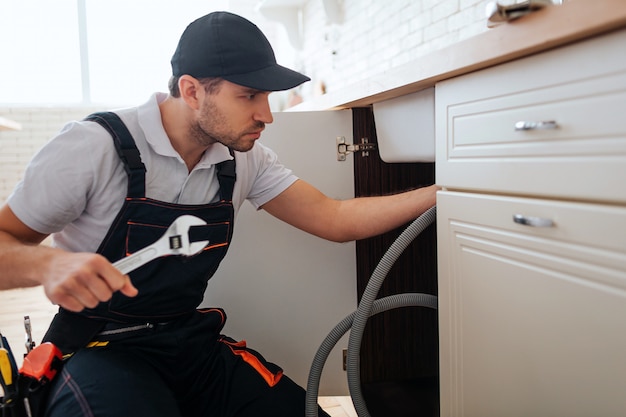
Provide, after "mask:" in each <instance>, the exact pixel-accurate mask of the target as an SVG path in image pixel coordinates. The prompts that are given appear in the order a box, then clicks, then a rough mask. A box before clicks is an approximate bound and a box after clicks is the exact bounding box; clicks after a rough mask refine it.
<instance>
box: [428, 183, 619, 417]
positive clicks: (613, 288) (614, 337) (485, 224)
mask: <svg viewBox="0 0 626 417" xmlns="http://www.w3.org/2000/svg"><path fill="white" fill-rule="evenodd" d="M437 210H438V220H437V227H438V243H439V250H438V253H439V320H440V354H441V356H440V364H441V365H440V371H441V415H442V416H480V417H486V416H520V417H521V416H524V417H527V416H551V417H554V416H567V417H572V416H624V415H626V395H624V393H625V392H626V391H625V390H626V359H625V354H626V233H625V231H626V208H624V207H611V206H599V205H598V206H596V205H592V204H582V203H565V202H555V201H548V200H532V199H521V198H508V197H498V196H485V195H472V194H464V193H453V192H441V193H440V195H439V197H438V203H437ZM515 215H521V216H526V219H527V220H528V221H529V222H531V223H532V221H537V222H539V220H541V219H543V220H550V221H552V222H553V224H552V226H550V227H532V226H528V225H523V224H517V223H515V222H513V216H515ZM522 223H523V222H522ZM539 223H540V222H539ZM544 223H545V222H544Z"/></svg>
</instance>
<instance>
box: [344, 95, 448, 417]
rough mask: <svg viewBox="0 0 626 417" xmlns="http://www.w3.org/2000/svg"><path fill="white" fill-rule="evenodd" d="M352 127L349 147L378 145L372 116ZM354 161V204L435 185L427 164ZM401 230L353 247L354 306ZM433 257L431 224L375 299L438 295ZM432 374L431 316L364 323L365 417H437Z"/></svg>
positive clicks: (366, 112) (402, 313) (420, 312)
mask: <svg viewBox="0 0 626 417" xmlns="http://www.w3.org/2000/svg"><path fill="white" fill-rule="evenodd" d="M353 126H354V128H353V129H354V132H353V133H354V141H355V142H359V141H360V139H361V138H368V141H369V142H370V143H377V138H376V129H375V125H374V117H373V112H372V109H371V108H369V107H366V108H355V109H353ZM409 133H410V132H408V134H409ZM417 133H419V132H417ZM353 159H354V177H355V194H356V196H376V195H385V194H392V193H395V192H399V191H403V190H407V189H410V188H418V187H423V186H426V185H431V184H434V183H435V164H434V163H394V164H387V163H385V162H383V161H382V160H381V159H380V157H379V155H378V152H377V151H370V152H369V155H368V156H362V155H361V154H360V153H357V154H355V155H354V158H353ZM407 225H408V224H407ZM407 225H404V226H403V227H400V228H398V229H397V230H394V231H391V232H389V233H386V234H384V235H382V236H377V237H374V238H370V239H365V240H362V241H358V242H357V245H356V251H357V254H356V258H357V290H358V294H359V299H360V297H361V295H362V294H363V290H364V289H365V287H366V285H367V282H368V280H369V278H370V276H371V274H372V272H373V271H374V269H375V268H376V265H377V264H378V262H379V261H380V259H381V258H382V257H383V255H384V254H385V252H386V250H387V248H389V246H390V245H391V244H392V243H393V242H394V240H395V239H396V238H397V237H398V236H399V235H400V233H401V232H402V231H403V230H404V228H405V227H406V226H407ZM436 250H437V245H436V227H435V225H434V224H433V225H431V226H429V227H428V228H427V229H426V230H425V231H424V232H423V233H422V234H420V236H418V237H417V239H415V240H414V241H413V242H412V244H411V245H410V246H409V247H408V248H407V249H406V250H405V251H404V253H403V254H402V255H401V256H400V257H399V259H398V260H397V262H396V263H395V264H394V266H393V268H392V269H391V271H390V272H389V274H388V275H387V277H386V279H385V282H384V284H383V286H382V287H381V289H380V292H379V294H378V297H377V298H381V297H384V296H387V295H393V294H399V293H407V292H419V293H427V294H433V295H437V253H436ZM438 369H439V364H438V331H437V312H436V310H432V309H429V308H423V307H406V308H399V309H395V310H389V311H386V312H383V313H380V314H377V315H375V316H372V317H371V318H370V319H369V321H368V324H367V326H366V329H365V333H364V335H363V343H362V345H361V384H362V391H363V396H364V398H365V401H366V404H367V407H368V411H369V412H370V414H371V416H372V417H378V416H381V417H382V416H385V417H387V416H390V415H393V416H395V417H401V416H405V415H406V416H409V415H410V416H416V415H419V416H438V415H439V390H438V386H439V383H438V379H439V378H438V373H439V372H438Z"/></svg>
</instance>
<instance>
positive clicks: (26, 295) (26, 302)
mask: <svg viewBox="0 0 626 417" xmlns="http://www.w3.org/2000/svg"><path fill="white" fill-rule="evenodd" d="M56 311H57V307H56V306H54V305H52V303H50V301H49V300H48V299H47V298H46V296H45V294H44V292H43V288H42V287H34V288H26V289H16V290H9V291H0V332H2V335H3V336H5V337H6V338H7V340H8V341H9V343H10V344H11V348H12V350H13V353H14V355H15V359H16V361H17V362H18V366H20V365H21V363H22V357H23V354H24V352H25V341H26V337H25V331H24V316H26V315H27V316H29V317H30V321H31V327H32V334H33V340H34V341H35V342H36V343H39V341H41V339H42V337H43V335H44V334H45V332H46V330H47V329H48V326H49V325H50V321H51V320H52V317H53V316H54V314H55V313H56ZM0 391H1V388H0ZM319 404H320V406H321V407H322V408H323V409H324V410H325V411H326V412H327V413H328V414H330V415H331V416H332V417H357V414H356V412H355V411H354V407H353V405H352V400H351V399H350V397H343V396H342V397H320V398H319Z"/></svg>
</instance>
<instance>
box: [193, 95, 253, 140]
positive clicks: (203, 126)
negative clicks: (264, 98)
mask: <svg viewBox="0 0 626 417" xmlns="http://www.w3.org/2000/svg"><path fill="white" fill-rule="evenodd" d="M263 127H265V123H263V122H256V124H255V125H254V128H256V129H263ZM218 129H219V130H218ZM189 134H190V136H191V138H192V139H193V140H195V141H196V143H198V144H200V145H201V146H209V145H212V144H214V143H216V142H219V143H221V144H222V145H224V146H226V147H228V148H229V149H234V150H235V151H238V152H247V151H249V150H250V149H252V147H253V146H254V141H253V142H252V144H251V145H249V144H247V143H241V142H240V140H239V139H240V137H241V135H240V134H239V133H237V132H235V131H234V130H233V129H232V128H228V124H227V121H226V117H224V114H223V113H222V112H221V111H220V110H219V109H218V108H217V106H216V105H215V103H214V102H213V101H211V100H207V101H205V102H204V103H203V104H202V109H201V111H200V118H199V119H198V120H197V121H196V122H195V123H194V124H192V125H191V127H190V132H189Z"/></svg>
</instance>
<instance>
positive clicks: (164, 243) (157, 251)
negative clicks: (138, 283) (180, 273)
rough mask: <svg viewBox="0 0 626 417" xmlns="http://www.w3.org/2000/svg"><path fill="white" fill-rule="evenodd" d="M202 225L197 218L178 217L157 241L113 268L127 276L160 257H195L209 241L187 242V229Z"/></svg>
mask: <svg viewBox="0 0 626 417" xmlns="http://www.w3.org/2000/svg"><path fill="white" fill-rule="evenodd" d="M204 224H206V222H205V221H204V220H202V219H200V218H199V217H196V216H191V215H183V216H180V217H178V218H177V219H176V220H174V222H173V223H172V224H171V225H170V227H168V228H167V230H166V231H165V233H164V234H163V236H161V237H160V238H159V240H157V241H156V242H154V243H153V244H152V245H149V246H146V247H145V248H143V249H141V250H139V251H137V252H135V253H133V254H132V255H129V256H127V257H125V258H122V259H120V260H119V261H117V262H115V263H114V264H113V266H114V267H116V268H117V269H118V270H119V271H120V272H121V273H122V274H128V273H129V272H131V271H134V270H135V269H137V268H139V267H140V266H142V265H145V264H147V263H148V262H150V261H152V260H153V259H156V258H159V257H161V256H166V255H184V256H192V255H195V254H197V253H199V252H200V251H201V250H202V249H204V248H205V246H206V245H207V244H208V243H209V241H208V240H203V241H200V242H189V229H190V228H191V226H202V225H204Z"/></svg>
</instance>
